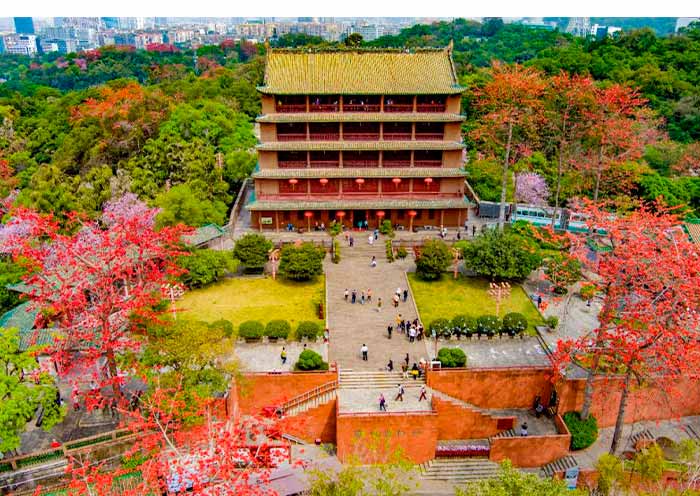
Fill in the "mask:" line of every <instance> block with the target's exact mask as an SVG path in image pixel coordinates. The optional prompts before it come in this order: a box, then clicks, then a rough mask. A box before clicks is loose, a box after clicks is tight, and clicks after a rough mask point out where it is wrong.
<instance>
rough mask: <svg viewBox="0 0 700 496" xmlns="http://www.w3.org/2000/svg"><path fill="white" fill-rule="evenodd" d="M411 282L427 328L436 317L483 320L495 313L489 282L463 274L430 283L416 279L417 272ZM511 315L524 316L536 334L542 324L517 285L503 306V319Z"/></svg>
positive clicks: (532, 306) (534, 309)
mask: <svg viewBox="0 0 700 496" xmlns="http://www.w3.org/2000/svg"><path fill="white" fill-rule="evenodd" d="M408 280H409V281H410V283H411V291H413V297H414V298H415V300H416V305H417V306H418V311H419V312H420V316H421V320H422V321H423V323H424V324H425V325H426V326H427V325H428V324H430V322H431V321H433V320H435V319H437V318H447V319H452V318H453V317H455V316H457V315H459V314H464V315H470V316H472V317H480V316H481V315H486V314H490V315H494V314H495V313H496V303H495V302H494V301H493V299H492V298H491V297H490V296H489V295H488V294H487V293H486V291H487V290H488V288H489V283H488V281H486V280H484V279H478V278H474V277H464V276H461V275H460V277H459V279H456V280H455V279H453V278H452V275H451V274H444V275H443V276H442V279H440V280H439V281H433V282H428V281H423V280H421V279H419V278H418V277H416V274H415V273H409V274H408ZM509 312H519V313H521V314H523V315H524V316H525V318H526V319H527V320H528V322H529V324H530V326H529V330H530V331H531V332H532V333H533V334H534V332H535V325H541V324H542V323H543V322H542V318H541V317H540V314H539V313H538V312H537V309H536V308H535V305H534V304H533V303H532V302H531V301H530V299H529V298H528V297H527V294H526V293H525V291H523V288H521V287H520V286H517V285H515V284H514V285H513V286H512V289H511V293H510V298H509V299H508V300H507V301H505V302H503V303H501V311H500V317H501V318H503V316H504V315H505V314H507V313H509Z"/></svg>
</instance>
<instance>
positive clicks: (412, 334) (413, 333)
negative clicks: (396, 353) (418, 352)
mask: <svg viewBox="0 0 700 496" xmlns="http://www.w3.org/2000/svg"><path fill="white" fill-rule="evenodd" d="M415 340H416V328H415V327H413V326H411V328H410V329H409V330H408V342H409V343H413V342H414V341H415Z"/></svg>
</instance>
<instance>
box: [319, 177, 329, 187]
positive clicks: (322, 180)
mask: <svg viewBox="0 0 700 496" xmlns="http://www.w3.org/2000/svg"><path fill="white" fill-rule="evenodd" d="M318 182H319V183H321V185H323V186H325V185H326V184H328V179H326V178H325V177H324V178H322V179H319V180H318Z"/></svg>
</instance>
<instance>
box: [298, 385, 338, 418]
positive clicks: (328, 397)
mask: <svg viewBox="0 0 700 496" xmlns="http://www.w3.org/2000/svg"><path fill="white" fill-rule="evenodd" d="M337 397H338V393H337V390H335V389H334V390H332V391H328V392H325V393H323V394H321V395H319V396H314V397H313V398H309V399H308V400H306V401H305V402H303V403H300V404H298V405H295V406H293V407H291V408H290V409H288V410H287V412H286V416H288V417H291V416H293V415H299V414H300V413H304V412H307V411H309V410H311V409H312V408H316V407H319V406H321V405H324V404H326V403H328V402H330V401H333V400H334V399H336V398H337Z"/></svg>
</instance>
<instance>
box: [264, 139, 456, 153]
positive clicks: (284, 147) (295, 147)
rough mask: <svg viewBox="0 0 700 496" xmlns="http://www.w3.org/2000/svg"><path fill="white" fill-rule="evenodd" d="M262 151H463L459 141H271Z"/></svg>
mask: <svg viewBox="0 0 700 496" xmlns="http://www.w3.org/2000/svg"><path fill="white" fill-rule="evenodd" d="M256 148H257V149H258V150H260V151H306V150H309V151H323V150H461V149H463V148H464V144H462V143H459V142H457V141H270V142H268V143H261V144H259V145H258V146H257V147H256Z"/></svg>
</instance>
